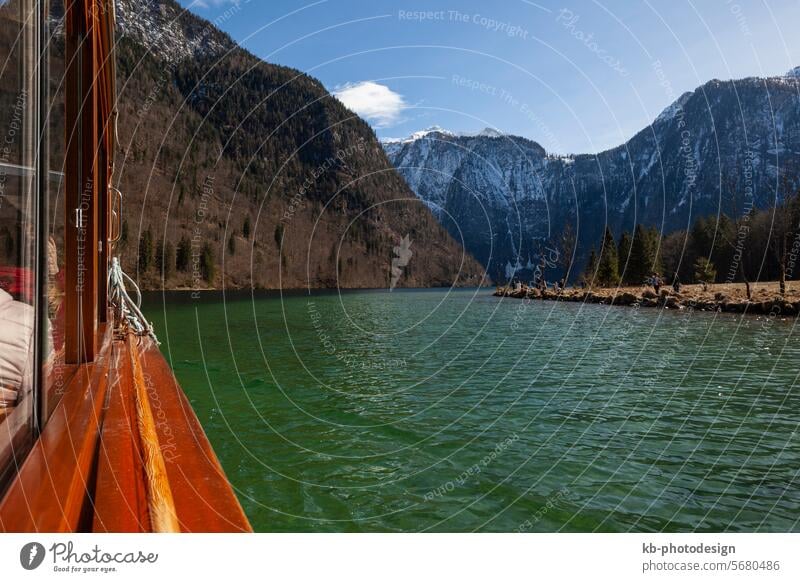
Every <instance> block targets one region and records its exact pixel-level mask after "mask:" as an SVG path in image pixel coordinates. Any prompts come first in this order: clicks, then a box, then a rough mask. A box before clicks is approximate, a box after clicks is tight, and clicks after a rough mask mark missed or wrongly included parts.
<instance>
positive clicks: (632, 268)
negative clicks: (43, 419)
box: [628, 224, 654, 285]
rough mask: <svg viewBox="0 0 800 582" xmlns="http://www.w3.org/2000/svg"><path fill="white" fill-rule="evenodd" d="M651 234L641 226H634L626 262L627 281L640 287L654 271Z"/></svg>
mask: <svg viewBox="0 0 800 582" xmlns="http://www.w3.org/2000/svg"><path fill="white" fill-rule="evenodd" d="M653 263H654V260H653V247H652V237H651V234H650V233H649V232H648V231H647V229H645V227H644V226H643V225H641V224H637V225H636V230H634V233H633V240H632V241H631V256H630V260H629V261H628V273H629V274H630V275H629V281H630V283H631V284H632V285H641V284H642V283H643V282H644V281H645V279H647V277H648V276H649V275H650V274H651V273H652V272H653V271H654V265H653Z"/></svg>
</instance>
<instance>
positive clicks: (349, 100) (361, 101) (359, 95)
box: [333, 81, 407, 127]
mask: <svg viewBox="0 0 800 582" xmlns="http://www.w3.org/2000/svg"><path fill="white" fill-rule="evenodd" d="M333 94H334V95H335V96H336V98H337V99H339V101H341V102H342V103H344V105H345V107H347V108H348V109H350V110H351V111H354V112H355V113H358V114H359V115H360V116H361V117H364V118H365V119H366V120H367V121H369V122H370V123H372V124H373V125H374V126H375V127H389V126H391V125H394V124H395V123H397V122H398V121H399V120H400V114H401V113H402V112H403V110H404V109H405V108H406V107H407V104H406V102H405V100H404V99H403V96H402V95H400V94H399V93H395V92H394V91H392V90H391V89H389V87H387V86H386V85H380V84H378V83H375V82H373V81H362V82H361V83H348V84H347V85H344V86H343V87H339V88H337V89H336V90H334V92H333Z"/></svg>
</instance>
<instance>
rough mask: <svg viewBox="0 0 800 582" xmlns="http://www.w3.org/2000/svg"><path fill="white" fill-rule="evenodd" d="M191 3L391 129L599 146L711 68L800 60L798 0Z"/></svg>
mask: <svg viewBox="0 0 800 582" xmlns="http://www.w3.org/2000/svg"><path fill="white" fill-rule="evenodd" d="M180 1H181V3H182V4H183V5H184V6H191V9H192V10H194V11H195V12H196V13H197V14H199V15H201V16H203V17H205V18H208V19H209V20H215V19H217V21H218V22H219V23H220V27H221V28H222V29H223V30H225V31H226V32H228V33H229V34H230V35H231V36H232V37H233V38H234V39H235V40H236V41H238V42H239V43H240V44H241V45H243V46H244V47H246V48H247V49H248V50H250V51H251V52H253V53H254V54H256V55H258V56H260V57H261V58H263V59H264V60H266V61H269V62H273V63H279V64H282V65H287V66H291V67H294V68H297V69H300V70H302V71H305V72H307V73H309V74H310V75H312V76H314V77H316V78H318V79H320V80H321V81H322V83H323V84H324V85H325V86H326V87H327V88H328V89H329V90H330V91H333V92H339V94H340V95H341V98H342V100H343V101H345V102H346V103H347V104H349V105H350V106H351V108H353V109H355V110H357V111H358V112H359V113H360V114H362V116H364V117H366V118H367V119H368V121H370V123H371V124H372V125H373V127H375V129H376V131H377V132H378V135H379V136H381V137H403V136H406V135H409V134H411V133H412V132H414V131H418V130H420V129H424V128H426V127H429V126H432V125H439V126H442V127H445V128H447V129H450V130H452V131H456V132H476V131H480V130H481V129H482V128H484V127H493V128H497V129H498V130H500V131H503V132H505V133H513V134H517V135H524V136H526V137H529V138H531V139H534V140H536V141H538V142H539V143H541V144H542V145H543V146H544V147H545V148H546V149H547V150H548V151H552V152H555V153H591V152H597V151H601V150H603V149H607V148H609V147H613V146H616V145H619V144H620V143H622V142H624V141H625V140H626V139H628V138H630V137H631V136H632V135H633V134H634V133H636V132H637V131H639V130H640V129H642V128H643V127H645V126H646V125H647V124H648V123H650V122H652V120H653V119H654V118H655V117H656V116H657V115H658V113H659V112H660V111H661V110H662V109H663V108H664V107H666V106H667V105H669V103H671V102H672V101H673V100H674V99H676V98H677V97H679V96H680V95H681V94H682V93H683V92H685V91H689V90H693V89H695V88H696V87H697V86H699V85H701V84H703V83H705V82H706V81H708V80H710V79H713V78H717V79H737V78H742V77H748V76H769V75H779V74H783V73H785V72H786V71H788V70H789V69H791V68H793V67H795V66H798V65H800V35H798V34H797V33H796V30H797V23H800V2H798V0H781V1H775V2H772V1H770V2H765V1H748V0H730V1H729V0H713V1H698V0H695V1H694V2H689V1H684V0H674V1H670V2H658V1H656V0H649V1H643V2H637V1H630V0H629V1H613V2H610V1H604V2H594V1H570V0H564V1H563V2H549V1H546V0H541V1H536V2H534V1H529V0H496V1H494V2H487V1H486V0H484V1H477V0H458V1H456V0H453V1H451V2H442V1H439V0H414V1H412V0H408V1H406V0H400V1H387V0H368V1H364V0H327V1H324V0H320V1H314V0H308V1H306V0H293V1H290V0H269V1H265V0H249V1H247V0H238V2H237V0H197V1H196V2H194V3H192V2H191V1H190V0H180ZM236 4H238V7H235V5H236ZM232 6H234V8H232ZM226 11H227V16H226V15H224V14H225V12H226Z"/></svg>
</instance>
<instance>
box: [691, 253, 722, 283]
mask: <svg viewBox="0 0 800 582" xmlns="http://www.w3.org/2000/svg"><path fill="white" fill-rule="evenodd" d="M694 278H695V280H696V281H697V282H698V283H713V282H714V280H715V279H716V278H717V269H716V268H715V267H714V263H712V262H711V261H709V260H708V259H707V258H705V257H698V258H697V260H696V261H695V262H694Z"/></svg>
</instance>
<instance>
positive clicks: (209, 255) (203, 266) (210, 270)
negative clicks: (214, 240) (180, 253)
mask: <svg viewBox="0 0 800 582" xmlns="http://www.w3.org/2000/svg"><path fill="white" fill-rule="evenodd" d="M216 272H217V266H216V265H215V264H214V249H212V248H211V245H210V244H209V243H207V242H206V243H203V248H202V250H201V251H200V273H201V274H202V276H203V279H204V280H205V281H206V283H213V282H214V276H215V275H216Z"/></svg>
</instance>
